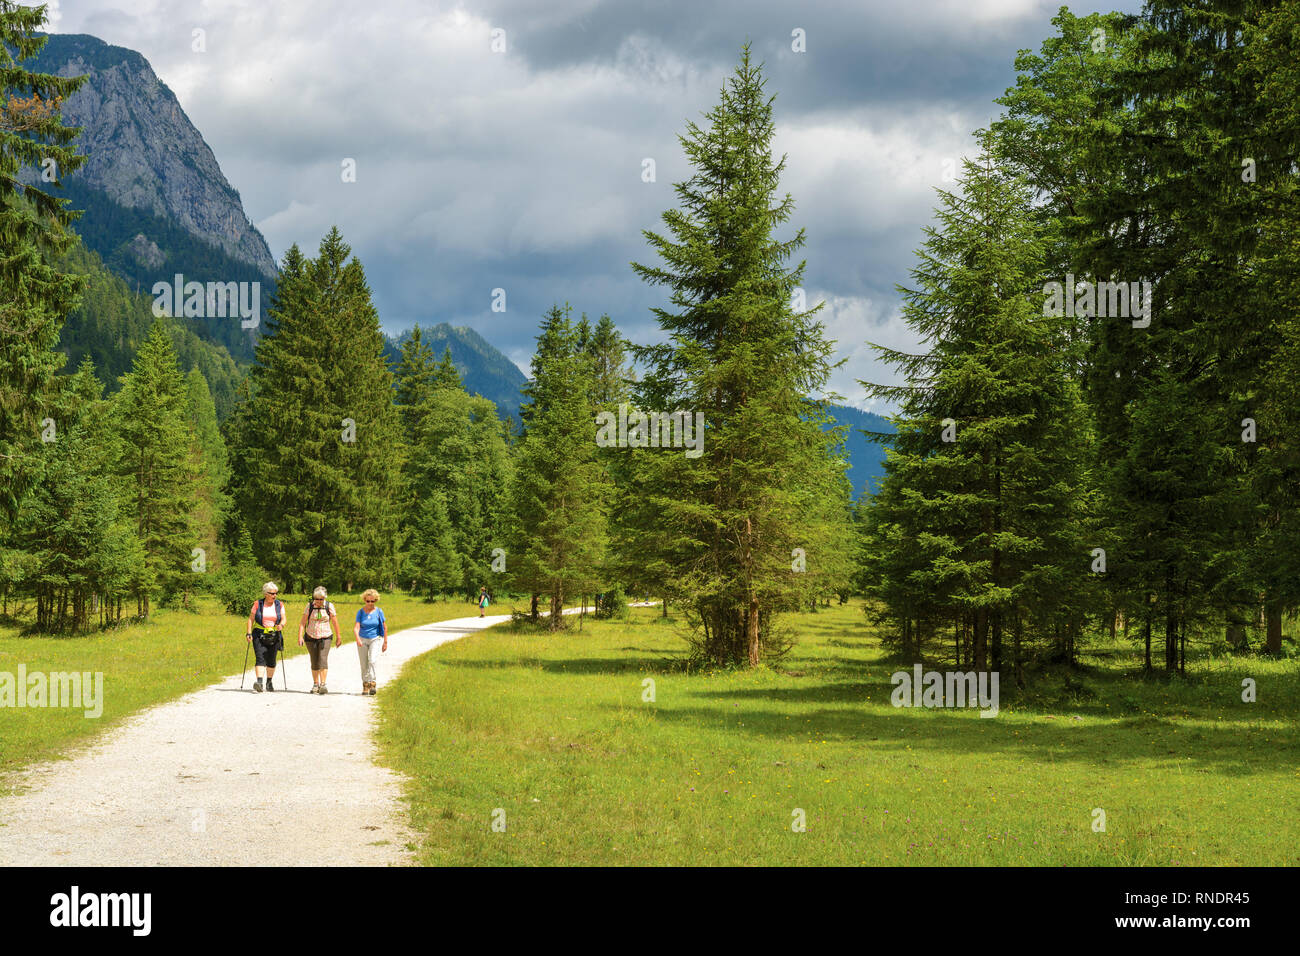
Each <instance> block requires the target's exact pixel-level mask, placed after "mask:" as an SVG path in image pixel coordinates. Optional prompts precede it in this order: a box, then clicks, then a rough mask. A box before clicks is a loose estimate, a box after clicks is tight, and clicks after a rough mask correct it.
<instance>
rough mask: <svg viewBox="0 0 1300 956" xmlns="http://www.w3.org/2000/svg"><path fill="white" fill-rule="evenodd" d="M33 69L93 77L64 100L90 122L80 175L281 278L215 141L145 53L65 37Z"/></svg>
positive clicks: (53, 38) (80, 122)
mask: <svg viewBox="0 0 1300 956" xmlns="http://www.w3.org/2000/svg"><path fill="white" fill-rule="evenodd" d="M24 65H25V66H26V67H27V68H28V69H32V70H37V71H39V72H42V73H55V74H58V75H60V76H81V75H85V76H86V77H87V79H86V82H85V84H83V85H82V87H81V89H80V90H78V91H77V92H76V93H74V94H73V95H72V96H70V97H69V98H68V100H67V101H66V102H65V103H64V104H63V119H64V121H65V122H67V123H69V124H70V125H74V126H80V127H83V132H82V134H81V136H80V137H79V138H78V140H77V146H78V147H79V149H80V150H81V151H82V152H84V153H86V155H87V156H88V157H89V158H88V160H87V162H86V164H85V165H84V166H83V167H82V168H81V169H80V170H78V172H77V176H76V180H77V182H78V183H79V184H81V185H82V186H84V187H88V188H91V189H95V190H99V191H100V192H102V193H103V194H104V195H105V196H107V197H108V198H109V199H110V200H112V201H113V202H115V203H118V204H120V205H122V206H124V207H126V208H128V209H142V210H146V211H148V212H150V213H152V214H153V215H155V216H159V217H162V218H165V219H170V220H172V221H174V222H176V223H178V224H179V225H180V226H182V227H183V228H184V229H185V230H187V231H188V232H189V233H190V234H191V235H194V236H196V237H199V238H201V239H203V240H205V241H207V242H213V243H216V244H218V245H219V246H220V247H221V248H222V249H223V250H224V251H225V252H226V254H227V255H229V256H230V257H232V258H234V259H236V260H238V261H240V262H244V263H247V264H248V265H251V266H253V267H255V268H256V269H258V270H259V271H260V272H262V273H263V274H264V275H266V276H268V277H273V276H274V275H275V274H276V267H275V260H274V259H273V258H272V256H271V250H270V248H269V247H268V246H267V244H266V240H265V239H264V238H263V237H262V234H261V233H260V232H258V231H257V229H256V228H255V227H254V226H253V224H252V223H251V222H249V220H248V217H247V216H246V215H245V214H244V207H243V203H242V201H241V200H240V198H239V193H238V192H237V191H236V190H235V189H234V187H232V186H231V185H230V183H229V182H228V181H227V180H226V177H225V174H224V173H222V171H221V167H220V166H219V165H218V164H217V158H216V156H215V155H213V152H212V149H211V147H209V146H208V144H207V143H206V142H205V141H204V139H203V136H202V134H200V133H199V131H198V130H197V129H195V128H194V124H193V123H191V122H190V119H189V117H188V116H186V115H185V111H184V110H183V109H181V105H180V103H179V102H177V100H176V96H175V94H174V93H172V91H171V90H170V89H169V88H168V87H167V84H165V83H163V82H162V80H160V79H158V77H157V75H155V73H154V71H153V68H152V67H151V66H150V65H149V61H148V60H146V59H145V58H144V57H143V56H142V55H140V54H139V53H137V52H136V51H134V50H128V49H127V48H125V47H120V46H110V45H109V44H107V43H105V42H104V41H103V40H100V39H98V38H97V37H93V36H87V35H85V34H62V33H56V34H49V35H48V37H47V40H46V43H45V47H44V49H42V50H41V52H40V53H39V54H37V55H36V56H35V57H33V58H32V59H30V60H28V61H27V62H26V63H25V64H24ZM96 251H97V252H98V251H99V250H96ZM101 254H102V253H101Z"/></svg>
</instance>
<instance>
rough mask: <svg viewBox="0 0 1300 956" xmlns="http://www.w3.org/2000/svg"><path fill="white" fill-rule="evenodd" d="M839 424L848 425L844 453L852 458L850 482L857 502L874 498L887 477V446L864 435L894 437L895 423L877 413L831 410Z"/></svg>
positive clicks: (836, 407)
mask: <svg viewBox="0 0 1300 956" xmlns="http://www.w3.org/2000/svg"><path fill="white" fill-rule="evenodd" d="M827 408H828V410H829V411H830V413H831V415H832V416H834V418H835V421H836V424H839V425H848V426H849V433H848V436H847V437H846V438H845V440H844V450H845V452H846V453H847V454H848V457H849V480H850V481H851V482H853V496H854V498H858V497H861V496H862V495H863V494H873V493H874V492H875V490H876V488H877V487H878V486H879V482H880V478H881V477H882V476H883V475H884V474H885V449H884V446H882V445H878V444H877V443H876V442H874V441H872V440H871V439H869V438H868V437H867V436H866V435H864V434H862V432H863V431H864V430H865V431H873V432H885V433H888V434H893V433H894V430H895V429H894V426H893V423H891V422H890V421H889V419H887V418H882V417H881V416H879V415H877V414H875V413H874V412H864V411H861V410H860V409H857V408H849V407H847V406H845V405H829V406H827Z"/></svg>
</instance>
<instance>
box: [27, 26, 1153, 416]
mask: <svg viewBox="0 0 1300 956" xmlns="http://www.w3.org/2000/svg"><path fill="white" fill-rule="evenodd" d="M1060 6H1061V4H1060V3H1059V2H1039V0H915V2H900V0H888V2H882V0H857V2H851V0H845V2H824V3H823V2H817V3H807V4H803V3H801V4H791V3H773V2H752V0H747V2H719V3H707V2H702V0H660V2H609V0H482V2H469V3H442V2H436V0H435V2H427V0H426V2H417V0H410V2H406V0H368V2H364V3H358V2H356V0H275V2H273V3H271V2H267V0H61V2H59V3H52V4H51V13H52V18H53V19H52V24H51V27H50V29H51V30H52V31H55V32H62V33H90V34H92V35H94V36H97V37H99V38H101V39H103V40H106V41H107V42H109V43H114V44H117V45H120V46H126V47H130V48H132V49H135V50H138V51H139V52H140V53H142V54H144V56H145V57H146V58H148V60H149V61H150V63H151V64H152V65H153V68H154V70H155V71H156V72H157V73H158V75H159V77H161V79H162V80H163V81H164V82H165V83H167V85H168V86H170V87H171V89H172V90H173V91H174V92H175V94H176V96H177V98H178V99H179V100H180V103H181V105H182V107H184V109H185V111H186V113H187V114H188V115H189V117H190V120H191V121H192V122H193V123H194V124H195V126H197V127H198V129H199V131H200V132H201V133H202V134H203V136H204V138H205V139H206V140H207V142H208V144H209V145H210V146H211V147H212V149H213V152H214V153H215V154H216V157H217V160H218V162H220V164H221V167H222V169H223V170H224V171H225V173H226V176H227V177H228V178H229V180H230V182H231V184H232V185H233V186H234V187H235V188H236V189H238V190H239V191H240V193H241V195H242V196H243V200H244V208H245V210H246V211H247V213H248V215H249V218H250V219H251V220H252V221H253V222H254V224H256V225H257V227H258V228H259V229H260V230H261V231H262V233H263V235H265V236H266V240H267V242H268V243H269V244H270V246H271V252H272V254H273V255H274V256H275V257H276V260H277V261H279V259H280V258H281V257H282V256H283V254H284V252H285V250H286V249H287V248H288V247H289V246H290V245H291V244H292V243H295V242H296V243H298V244H299V245H300V246H301V247H302V248H303V249H304V251H305V252H308V253H309V254H313V255H314V254H315V249H316V246H317V245H318V244H319V242H320V239H321V237H322V236H323V235H324V233H325V232H326V231H327V230H328V229H329V227H330V226H331V225H334V224H337V225H338V226H339V228H340V229H341V230H342V231H343V235H344V237H345V238H346V239H347V241H348V242H349V243H351V245H352V248H353V251H354V252H355V253H356V254H357V255H358V256H359V257H360V258H361V260H362V262H363V263H364V265H365V268H366V272H367V275H368V277H369V280H370V285H371V287H372V289H373V291H374V298H375V302H376V305H377V307H378V309H379V314H380V316H381V318H382V320H383V323H384V327H385V329H386V330H387V331H389V332H391V333H397V332H400V331H401V330H403V329H406V328H409V327H410V326H412V325H413V324H415V323H417V322H418V323H420V324H422V325H430V324H435V323H437V322H450V323H452V324H453V325H468V326H470V327H471V328H473V329H476V330H477V331H478V332H479V333H480V334H481V335H483V336H484V337H485V338H486V339H487V340H488V341H490V342H491V343H493V344H494V345H496V346H497V347H498V348H500V349H501V350H502V351H503V352H505V353H506V354H507V355H509V356H510V358H512V359H513V360H514V361H515V362H516V363H517V364H519V365H520V367H521V368H523V369H524V371H525V372H527V369H528V362H529V359H530V357H531V355H532V351H533V345H534V337H535V335H536V332H537V324H538V320H539V319H540V317H541V314H542V312H543V311H545V310H546V309H547V308H549V307H550V306H551V304H552V303H554V302H559V303H564V302H566V301H567V302H569V303H570V304H571V305H572V306H573V308H574V311H575V314H576V313H581V312H587V313H588V314H590V315H591V316H592V317H593V318H595V317H596V316H598V315H600V314H601V313H602V312H608V313H609V314H610V316H611V317H612V318H613V319H614V320H615V322H617V323H618V325H619V327H620V328H621V329H622V330H623V332H624V334H625V335H627V336H628V337H629V338H631V339H633V340H634V341H638V342H650V341H655V340H656V339H657V337H658V326H657V325H656V324H655V322H654V319H653V316H652V315H651V314H650V312H649V308H650V307H651V306H652V305H663V304H666V296H665V293H664V292H663V290H661V289H656V288H650V287H648V286H646V285H645V284H644V283H642V282H641V281H639V280H638V279H637V278H636V277H635V275H634V274H633V273H632V270H631V268H630V267H629V265H628V263H629V261H631V260H637V261H641V262H645V263H647V264H650V263H652V262H654V259H653V258H652V257H651V255H650V253H649V250H648V249H647V247H646V245H645V243H644V241H643V239H642V235H641V230H643V229H654V230H659V229H661V225H662V224H661V221H660V216H661V215H662V213H663V211H664V210H665V209H668V208H670V207H671V206H672V205H673V204H674V199H675V197H674V194H673V183H675V182H677V181H679V180H681V179H683V178H685V177H686V176H687V175H688V170H687V166H686V163H685V160H684V157H683V155H682V150H681V147H680V144H679V143H678V141H677V136H678V134H679V133H681V132H682V131H683V128H684V125H685V123H686V121H687V120H692V119H694V120H698V119H699V118H700V114H701V113H702V112H704V111H706V110H708V109H709V108H711V107H712V106H713V105H714V104H715V103H716V102H717V95H718V89H719V87H720V86H721V84H722V83H723V81H724V80H725V78H726V77H727V75H728V74H729V73H731V71H732V70H733V69H734V67H735V64H736V60H737V57H738V52H739V49H740V46H741V45H742V44H743V43H744V42H745V40H746V39H748V40H749V41H750V42H751V44H752V47H753V50H754V53H755V55H756V58H757V59H759V60H761V61H762V62H764V63H765V69H764V72H765V75H766V77H767V82H768V86H767V89H768V91H769V93H774V94H776V103H775V111H776V123H777V138H776V148H777V151H778V153H781V152H784V153H786V154H787V155H788V161H787V167H786V172H785V177H784V180H783V187H784V189H786V190H788V191H789V192H790V193H791V194H792V195H793V196H794V199H795V202H796V211H795V216H794V220H793V223H792V225H791V229H793V228H798V227H803V228H804V229H805V230H806V232H807V240H808V241H807V245H806V246H805V249H804V255H805V258H806V259H807V261H808V268H807V272H806V275H805V288H806V290H807V296H808V300H809V302H810V303H813V302H817V301H821V300H824V301H825V302H826V306H825V308H824V309H823V311H822V318H823V320H824V322H825V325H826V328H827V331H828V334H829V336H830V337H831V338H833V339H835V340H836V341H837V342H838V355H839V357H842V358H847V359H848V361H847V364H846V365H845V366H844V367H843V368H842V369H841V370H840V371H839V373H838V374H837V375H836V378H835V379H834V381H833V382H832V385H833V387H834V388H835V389H836V390H837V391H838V392H839V393H840V394H842V395H843V396H844V397H845V398H846V399H848V401H849V403H850V404H853V405H857V406H858V407H861V408H867V409H872V408H873V406H872V405H871V403H870V401H869V400H868V399H867V398H866V396H865V393H864V391H863V389H862V388H861V387H860V386H859V385H858V383H857V380H858V379H869V380H874V381H893V380H894V377H893V375H892V373H891V372H890V371H889V370H887V369H884V368H882V367H881V366H880V365H879V364H878V363H877V362H876V361H875V359H874V357H873V354H872V352H871V350H870V349H869V348H868V347H867V345H866V343H867V342H868V341H874V342H879V343H882V344H888V345H892V346H902V347H910V346H912V345H914V344H915V343H914V340H913V337H912V335H911V334H910V332H909V331H908V329H907V328H906V327H905V326H904V325H903V324H902V321H901V318H900V316H899V297H898V294H897V292H896V290H895V284H896V283H906V282H907V281H908V270H909V269H910V267H911V265H912V263H913V250H914V249H915V248H916V246H917V245H918V243H919V241H920V239H921V228H922V226H924V225H925V224H926V223H927V222H929V221H930V218H931V209H932V207H933V205H934V189H935V187H936V186H941V185H943V176H944V171H945V161H951V160H954V159H955V158H956V157H958V156H961V155H963V154H965V153H969V152H970V151H971V138H970V134H971V132H972V131H973V130H975V129H977V128H979V127H980V126H983V125H985V124H987V123H988V121H989V119H990V117H991V116H993V115H994V105H993V102H992V100H993V98H994V97H995V96H997V95H999V94H1000V93H1001V92H1002V91H1003V90H1005V89H1006V88H1007V87H1008V86H1010V85H1012V84H1013V83H1014V72H1013V70H1012V63H1013V60H1014V57H1015V54H1016V51H1017V50H1018V49H1021V48H1026V47H1030V48H1034V49H1037V48H1038V46H1039V44H1040V43H1041V42H1042V40H1043V39H1044V38H1045V37H1046V36H1047V35H1048V34H1049V33H1050V31H1051V26H1050V20H1051V17H1052V16H1053V14H1054V13H1055V11H1056V9H1058V8H1059V7H1060ZM1068 6H1069V7H1070V8H1071V9H1072V10H1073V11H1074V12H1075V13H1078V14H1084V13H1088V12H1091V11H1092V10H1093V9H1098V8H1095V7H1092V6H1091V5H1089V4H1086V3H1071V4H1068ZM1106 7H1110V8H1114V9H1121V10H1137V9H1138V8H1139V7H1140V3H1139V2H1138V0H1121V2H1119V3H1116V4H1114V5H1113V6H1112V5H1110V4H1107V5H1105V7H1102V8H1106ZM195 30H203V31H204V34H203V46H205V47H206V49H205V50H204V51H203V52H196V51H195V50H194V46H195V41H194V36H195V34H194V31H195ZM494 30H500V31H504V43H505V50H504V52H494V51H493V49H492V45H493V31H494ZM795 30H802V31H803V36H804V44H805V47H806V49H805V51H804V52H795V51H794V50H793V49H792V46H793V44H794V42H795V41H794V39H793V37H792V31H795ZM498 36H499V37H500V36H501V35H500V34H498ZM348 158H351V159H355V161H356V170H357V173H356V182H343V181H342V179H343V177H342V176H341V170H342V164H343V161H344V160H345V159H348ZM647 158H649V159H653V160H654V161H655V175H656V181H655V182H653V183H647V182H643V179H642V170H643V168H644V164H643V161H644V160H645V159H647ZM496 288H502V289H504V290H505V292H506V311H505V312H504V313H500V312H493V311H492V308H491V306H492V292H493V289H496ZM875 410H882V409H881V408H880V407H879V406H876V407H875Z"/></svg>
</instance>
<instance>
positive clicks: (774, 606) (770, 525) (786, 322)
mask: <svg viewBox="0 0 1300 956" xmlns="http://www.w3.org/2000/svg"><path fill="white" fill-rule="evenodd" d="M763 87H764V81H763V78H762V76H761V71H760V68H759V67H758V66H757V65H755V64H753V63H752V62H751V60H750V51H749V48H748V46H746V47H745V48H744V49H743V51H742V54H741V61H740V64H739V66H738V67H737V69H736V71H735V75H734V76H732V77H731V78H730V79H729V81H728V82H727V83H726V84H725V85H724V86H723V88H722V90H721V92H720V99H721V102H720V103H719V104H718V105H717V106H716V107H714V108H713V109H712V110H711V111H710V112H709V113H708V114H707V120H708V126H707V128H701V127H700V126H698V125H697V124H695V123H689V124H688V126H687V133H686V135H685V136H682V137H680V142H681V144H682V147H683V149H684V150H685V152H686V155H687V158H688V159H689V160H690V162H691V165H692V166H693V167H694V172H693V174H692V176H691V177H690V178H689V179H688V180H686V181H685V182H682V183H679V184H678V185H677V187H676V193H677V196H678V199H679V200H680V203H681V206H680V208H677V209H672V210H669V211H668V212H666V213H665V214H664V216H663V221H664V224H665V226H666V227H667V232H668V235H659V234H656V233H654V232H650V231H646V232H645V233H644V235H645V237H646V239H647V241H648V242H649V244H650V246H651V247H652V248H653V250H654V251H655V252H656V253H658V255H659V256H660V258H661V259H662V260H663V264H662V265H659V266H645V265H640V264H637V263H633V268H634V269H635V270H636V273H637V274H638V275H639V276H641V278H643V279H645V280H646V281H647V282H649V283H651V284H653V285H663V286H666V287H667V288H668V289H669V290H670V292H671V302H672V306H673V308H672V309H671V310H669V309H664V308H656V309H655V310H654V312H655V315H656V316H657V317H658V320H659V325H660V328H661V329H662V331H663V334H664V338H665V340H666V341H664V342H663V343H662V344H660V345H655V346H649V347H641V348H637V349H636V350H635V354H636V357H637V360H638V363H639V364H640V365H642V366H643V367H644V368H645V376H644V378H643V379H642V381H641V382H640V383H639V387H638V389H637V396H636V398H637V402H638V404H639V406H640V407H641V408H642V409H645V410H647V411H661V412H668V413H672V412H677V411H685V412H687V413H688V414H689V415H691V416H692V419H693V418H694V416H695V415H696V414H700V415H703V418H704V421H705V423H706V424H705V428H704V434H703V435H702V436H701V437H702V438H703V449H702V454H701V455H700V457H698V458H686V457H685V456H684V455H683V453H682V452H681V451H680V450H671V451H670V450H667V449H656V450H636V449H629V451H630V452H631V453H637V454H643V455H644V456H645V457H646V459H647V460H646V461H645V462H644V463H638V466H637V468H638V470H640V471H642V473H643V478H644V487H643V488H642V489H641V493H642V495H643V497H642V498H641V499H640V500H639V501H637V502H635V503H634V507H637V508H638V509H640V510H641V515H640V517H639V518H638V523H639V524H640V525H641V526H642V527H647V528H648V527H649V526H650V525H651V524H654V525H657V526H658V528H659V529H661V532H662V540H663V543H664V545H665V547H666V549H667V550H666V551H664V552H662V555H663V557H662V566H663V567H665V569H666V570H667V579H666V582H665V588H666V589H668V590H672V591H674V592H675V593H678V594H681V595H683V596H685V598H686V600H687V601H688V602H689V607H690V609H691V611H692V613H693V615H694V619H695V621H696V622H697V624H698V625H699V627H698V632H697V638H696V641H695V649H696V653H697V654H698V655H699V656H701V657H703V658H705V659H708V660H710V661H715V662H718V663H724V664H731V663H739V664H749V665H754V664H757V663H758V662H759V661H760V660H761V659H762V658H763V656H764V655H765V653H768V652H779V651H780V650H781V648H782V646H783V642H782V641H781V640H780V639H779V638H777V637H776V636H775V635H776V632H775V631H774V629H773V628H774V623H775V618H776V615H777V614H778V613H779V612H781V611H786V610H792V609H795V608H797V607H800V606H803V605H805V604H806V602H807V600H808V599H809V597H808V581H807V579H806V578H804V577H803V576H801V574H800V573H799V572H798V571H797V569H796V566H795V565H794V561H793V560H792V555H795V554H796V552H797V551H798V550H802V551H803V553H804V554H805V555H807V556H808V558H809V559H810V560H817V559H818V558H819V557H820V558H825V557H826V555H827V553H828V552H829V550H830V548H831V547H832V546H833V545H832V543H831V541H829V540H828V539H827V538H826V537H825V535H824V531H825V525H824V523H823V522H820V521H817V520H815V517H814V516H815V515H816V513H817V509H818V507H819V504H818V501H817V495H818V493H819V492H820V491H822V490H824V488H825V487H826V479H825V476H826V474H827V472H828V470H830V471H833V470H835V469H842V467H843V461H842V460H840V459H838V458H836V457H835V455H834V453H833V444H834V441H835V439H834V438H833V436H828V435H827V434H825V433H824V432H823V431H822V430H821V428H820V427H819V426H818V424H817V418H818V402H817V401H816V399H815V396H816V395H817V394H818V393H819V392H820V390H821V389H822V388H823V386H824V385H825V384H826V382H827V380H828V378H829V373H830V367H829V364H828V357H829V355H830V353H831V350H832V345H831V343H829V342H828V341H827V340H826V339H825V337H824V334H823V330H822V327H821V325H820V323H817V322H816V321H814V313H815V312H816V308H814V309H812V310H809V311H796V310H795V309H794V308H793V300H794V297H795V290H796V288H798V287H799V285H800V282H801V279H802V275H803V270H804V263H802V262H800V263H799V264H798V265H797V266H796V267H794V268H793V269H789V268H787V267H786V264H785V263H786V260H787V259H788V258H789V257H790V256H791V255H792V254H793V253H794V252H795V251H797V250H798V249H799V247H800V246H801V245H802V244H803V242H804V234H803V231H802V230H799V231H798V232H796V233H795V234H794V235H793V236H791V237H790V238H787V239H778V238H776V236H775V235H774V231H775V230H776V229H777V227H779V226H780V225H782V224H783V223H785V222H787V221H788V220H789V219H790V217H791V215H792V213H793V209H794V201H793V199H792V198H791V197H790V196H789V195H788V194H787V195H785V196H783V197H781V196H778V189H779V180H780V175H781V172H782V170H783V169H784V166H785V160H784V158H782V159H781V160H779V161H778V160H776V159H775V158H774V157H773V155H772V137H773V135H774V131H775V127H774V123H773V111H772V98H769V97H767V96H766V95H765V94H764V92H763ZM651 503H653V505H651ZM656 533H658V532H656Z"/></svg>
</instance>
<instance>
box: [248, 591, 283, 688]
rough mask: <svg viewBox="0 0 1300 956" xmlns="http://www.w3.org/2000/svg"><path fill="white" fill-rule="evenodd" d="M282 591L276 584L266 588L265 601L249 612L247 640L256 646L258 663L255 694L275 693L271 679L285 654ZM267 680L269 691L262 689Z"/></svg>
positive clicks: (255, 670)
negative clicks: (278, 659)
mask: <svg viewBox="0 0 1300 956" xmlns="http://www.w3.org/2000/svg"><path fill="white" fill-rule="evenodd" d="M279 594H280V589H279V588H277V587H276V586H275V582H274V581H267V582H266V583H265V584H263V585H262V597H261V600H259V601H256V602H254V604H253V609H252V610H251V611H249V612H248V631H247V632H246V633H245V634H244V639H245V640H247V641H248V643H250V644H252V645H253V657H254V658H255V659H256V661H257V666H256V667H255V668H254V673H255V674H256V676H257V679H256V680H255V681H253V692H254V693H257V694H260V693H261V692H262V690H263V689H265V690H275V687H274V686H273V685H272V683H271V678H273V677H274V676H275V655H276V652H277V651H282V650H284V632H283V630H282V628H283V627H284V619H285V613H284V605H283V604H281V603H280V597H279ZM263 677H265V678H266V687H265V688H263V687H262V678H263Z"/></svg>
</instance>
